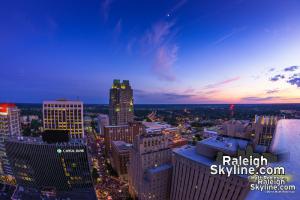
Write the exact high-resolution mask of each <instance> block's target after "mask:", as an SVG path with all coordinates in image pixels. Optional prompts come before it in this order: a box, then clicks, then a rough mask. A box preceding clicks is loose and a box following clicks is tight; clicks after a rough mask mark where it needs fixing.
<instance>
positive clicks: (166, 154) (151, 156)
mask: <svg viewBox="0 0 300 200" xmlns="http://www.w3.org/2000/svg"><path fill="white" fill-rule="evenodd" d="M171 163H172V151H171V149H170V148H169V144H168V138H167V136H166V135H164V134H159V133H158V134H142V135H139V136H136V138H135V141H134V144H133V147H132V149H131V152H130V162H129V171H128V180H129V192H130V194H131V196H132V197H133V198H137V199H139V200H145V199H160V200H167V199H169V197H170V187H171V177H172V164H171Z"/></svg>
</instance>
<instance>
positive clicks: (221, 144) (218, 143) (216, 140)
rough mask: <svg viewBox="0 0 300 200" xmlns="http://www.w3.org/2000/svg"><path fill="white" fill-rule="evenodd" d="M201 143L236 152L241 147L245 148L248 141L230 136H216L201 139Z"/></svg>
mask: <svg viewBox="0 0 300 200" xmlns="http://www.w3.org/2000/svg"><path fill="white" fill-rule="evenodd" d="M200 143H201V144H205V145H207V146H210V147H212V148H214V149H220V150H227V151H231V152H236V151H237V150H238V148H239V147H240V148H242V149H245V148H246V146H247V144H248V141H247V140H242V139H236V138H230V137H221V136H214V137H210V138H207V139H205V140H201V141H200Z"/></svg>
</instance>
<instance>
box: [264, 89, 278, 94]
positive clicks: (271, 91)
mask: <svg viewBox="0 0 300 200" xmlns="http://www.w3.org/2000/svg"><path fill="white" fill-rule="evenodd" d="M278 92H280V90H279V89H271V90H267V91H266V94H274V93H278Z"/></svg>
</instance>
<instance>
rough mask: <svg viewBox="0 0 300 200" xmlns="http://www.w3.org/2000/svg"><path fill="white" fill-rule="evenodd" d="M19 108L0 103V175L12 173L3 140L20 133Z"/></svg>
mask: <svg viewBox="0 0 300 200" xmlns="http://www.w3.org/2000/svg"><path fill="white" fill-rule="evenodd" d="M20 126H21V124H20V110H19V109H18V108H17V106H16V105H15V104H8V103H3V104H0V175H12V170H11V167H10V165H9V162H8V159H7V156H6V150H5V145H4V141H5V140H6V139H7V138H8V137H10V136H19V135H20V134H21V127H20Z"/></svg>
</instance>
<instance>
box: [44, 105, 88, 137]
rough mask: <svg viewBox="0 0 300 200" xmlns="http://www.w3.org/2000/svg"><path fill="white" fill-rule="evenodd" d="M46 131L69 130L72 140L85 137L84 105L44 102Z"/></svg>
mask: <svg viewBox="0 0 300 200" xmlns="http://www.w3.org/2000/svg"><path fill="white" fill-rule="evenodd" d="M43 126H44V130H68V131H69V133H70V136H71V138H83V137H84V125H83V103H82V102H81V101H66V100H57V101H44V102H43Z"/></svg>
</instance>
